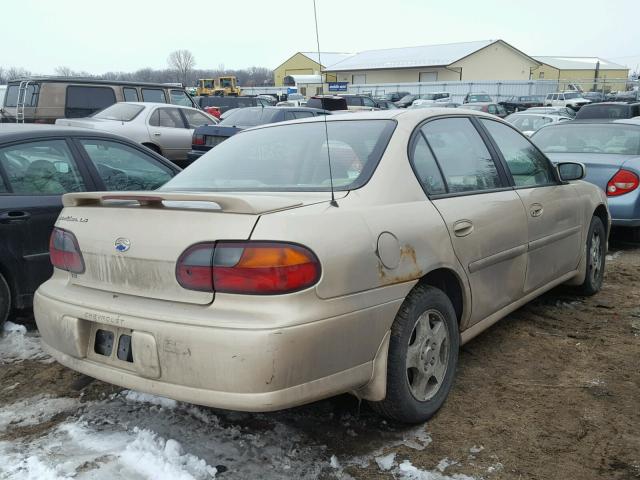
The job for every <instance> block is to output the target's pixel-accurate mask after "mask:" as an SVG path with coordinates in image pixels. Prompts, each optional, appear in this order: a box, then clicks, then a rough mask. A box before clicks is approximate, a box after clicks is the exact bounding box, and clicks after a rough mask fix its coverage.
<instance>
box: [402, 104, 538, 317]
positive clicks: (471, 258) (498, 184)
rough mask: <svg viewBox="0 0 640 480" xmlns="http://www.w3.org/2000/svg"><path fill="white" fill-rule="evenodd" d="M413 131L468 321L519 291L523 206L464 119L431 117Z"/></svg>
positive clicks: (417, 162) (416, 160) (416, 159)
mask: <svg viewBox="0 0 640 480" xmlns="http://www.w3.org/2000/svg"><path fill="white" fill-rule="evenodd" d="M416 135H417V140H415V144H414V147H413V148H414V152H413V164H414V168H415V170H416V172H417V173H418V176H419V177H420V181H421V182H422V184H423V186H425V190H426V191H427V193H428V194H429V196H430V199H431V201H432V202H433V205H434V206H435V207H436V208H437V209H438V211H439V212H440V215H441V216H442V218H443V220H444V222H445V223H446V225H447V228H448V230H449V233H450V237H451V242H452V245H453V249H454V251H455V254H456V256H457V258H458V260H459V261H460V263H461V265H462V267H463V268H464V270H465V271H466V273H467V276H468V279H469V283H470V286H471V297H472V300H471V301H472V307H471V310H472V311H471V319H470V322H471V324H473V323H476V322H478V321H480V320H482V319H484V318H486V317H488V316H489V315H491V314H493V313H495V312H496V311H498V310H499V309H500V308H502V307H504V306H506V305H508V304H510V303H512V302H514V301H516V300H517V299H519V298H520V297H521V296H522V295H523V287H524V278H525V268H526V259H527V255H526V254H527V220H526V216H525V212H524V208H523V206H522V202H521V201H520V198H519V197H518V195H517V193H516V192H514V191H513V189H512V188H511V187H509V186H508V185H507V178H506V175H505V172H504V171H503V169H502V165H501V164H499V163H496V161H495V159H494V158H493V156H492V155H491V153H490V151H489V149H488V148H487V145H486V144H485V142H484V140H483V138H482V137H481V135H480V133H479V131H478V129H477V128H476V126H475V123H474V122H473V121H472V120H471V119H470V118H467V117H459V116H456V117H455V118H441V119H435V120H431V121H428V122H427V123H425V124H424V125H423V126H422V127H421V128H420V131H419V134H416Z"/></svg>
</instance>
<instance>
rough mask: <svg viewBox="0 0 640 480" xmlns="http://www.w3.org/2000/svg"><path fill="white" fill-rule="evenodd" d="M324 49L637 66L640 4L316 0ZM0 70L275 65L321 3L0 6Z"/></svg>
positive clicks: (625, 0) (48, 0)
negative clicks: (477, 45) (509, 54)
mask: <svg viewBox="0 0 640 480" xmlns="http://www.w3.org/2000/svg"><path fill="white" fill-rule="evenodd" d="M316 1H317V6H318V19H319V23H320V25H319V28H320V46H321V49H322V50H323V51H327V52H329V51H340V52H357V51H361V50H369V49H378V48H391V47H403V46H415V45H428V44H438V43H451V42H463V41H472V40H486V39H498V38H501V39H503V40H505V41H507V42H509V43H510V44H512V45H513V46H515V47H516V48H519V49H520V50H522V51H524V52H525V53H527V54H529V55H573V56H600V57H603V58H606V59H609V60H612V61H614V62H617V63H621V64H624V65H628V66H629V67H630V68H631V69H635V68H636V66H637V65H638V64H640V27H639V23H638V19H640V0H619V1H615V0H606V1H605V0H597V1H592V0H580V1H576V2H558V1H557V0H554V1H551V0H535V1H527V2H522V1H513V0H482V1H481V0H448V1H445V0H395V1H375V0H369V1H366V0H316ZM0 17H1V18H2V19H3V21H2V40H0V67H5V68H6V67H11V66H16V67H24V68H26V69H28V70H30V71H32V72H33V73H40V74H53V73H54V69H55V68H56V67H57V66H62V65H64V66H68V67H70V68H72V69H73V70H84V71H87V72H90V73H103V72H106V71H133V70H137V69H139V68H142V67H152V68H165V67H166V65H167V62H166V60H167V56H168V54H169V53H170V52H171V51H172V50H176V49H181V48H185V49H189V50H191V52H192V53H193V54H194V56H195V58H196V62H197V65H196V66H197V67H198V68H215V67H217V66H218V65H220V64H224V65H225V66H226V67H227V68H243V67H249V66H253V65H255V66H264V67H269V68H274V67H276V66H278V65H279V64H280V63H282V62H283V61H284V60H286V59H287V58H288V57H290V56H291V55H292V54H293V53H295V52H297V51H309V50H315V49H316V37H315V27H314V21H313V1H312V0H297V1H279V0H275V1H267V0H263V1H259V0H240V1H237V2H229V1H221V0H203V1H200V0H189V1H186V2H168V1H162V0H109V1H103V2H97V1H91V0H20V1H12V2H2V3H1V4H0Z"/></svg>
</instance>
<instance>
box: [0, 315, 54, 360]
mask: <svg viewBox="0 0 640 480" xmlns="http://www.w3.org/2000/svg"><path fill="white" fill-rule="evenodd" d="M3 330H4V332H0V365H2V364H3V363H13V362H19V361H22V360H39V361H43V362H52V361H53V359H52V358H51V357H50V356H49V355H47V354H46V353H45V352H44V351H43V350H42V346H41V344H40V335H39V334H38V332H27V329H26V327H25V326H24V325H17V324H15V323H13V322H5V323H4V328H3Z"/></svg>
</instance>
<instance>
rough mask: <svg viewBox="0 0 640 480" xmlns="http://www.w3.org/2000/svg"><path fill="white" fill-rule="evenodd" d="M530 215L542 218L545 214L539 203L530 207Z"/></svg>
mask: <svg viewBox="0 0 640 480" xmlns="http://www.w3.org/2000/svg"><path fill="white" fill-rule="evenodd" d="M529 213H530V214H531V216H532V217H540V216H542V214H543V213H544V208H542V205H540V204H539V203H534V204H533V205H531V206H530V207H529Z"/></svg>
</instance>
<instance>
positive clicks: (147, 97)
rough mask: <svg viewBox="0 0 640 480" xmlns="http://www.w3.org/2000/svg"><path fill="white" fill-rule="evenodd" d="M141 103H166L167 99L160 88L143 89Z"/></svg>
mask: <svg viewBox="0 0 640 480" xmlns="http://www.w3.org/2000/svg"><path fill="white" fill-rule="evenodd" d="M142 101H143V102H153V103H167V97H166V96H165V94H164V90H162V89H160V88H143V89H142Z"/></svg>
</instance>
